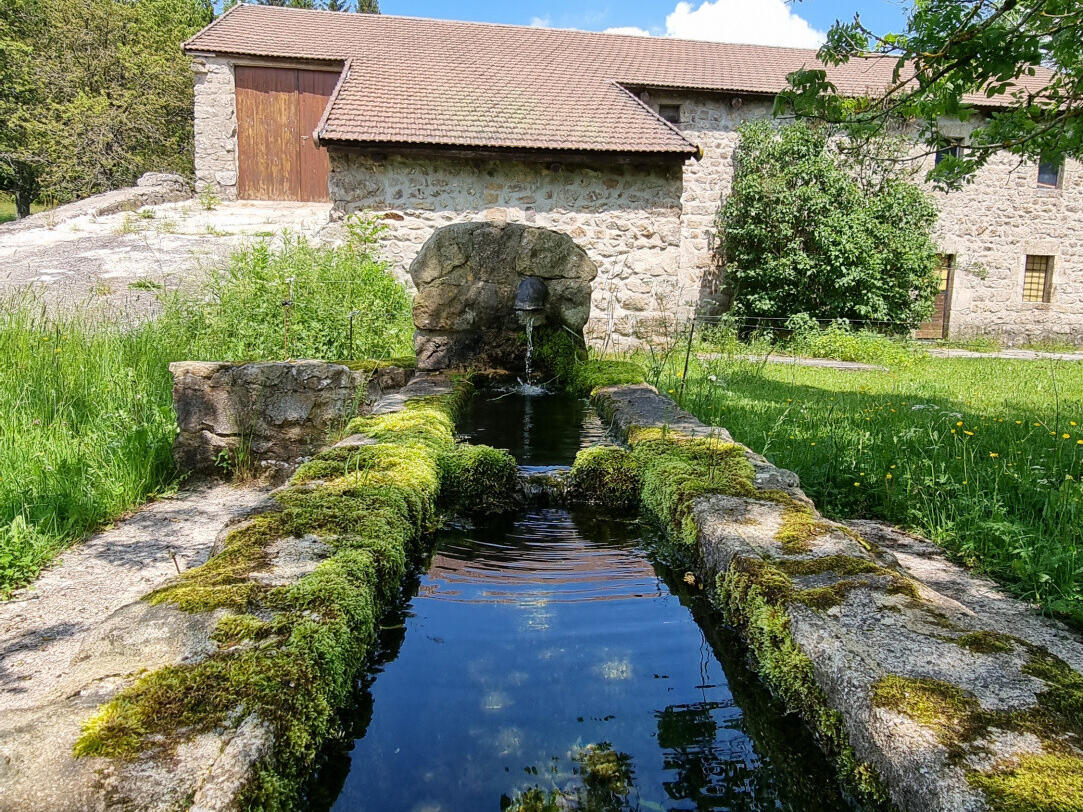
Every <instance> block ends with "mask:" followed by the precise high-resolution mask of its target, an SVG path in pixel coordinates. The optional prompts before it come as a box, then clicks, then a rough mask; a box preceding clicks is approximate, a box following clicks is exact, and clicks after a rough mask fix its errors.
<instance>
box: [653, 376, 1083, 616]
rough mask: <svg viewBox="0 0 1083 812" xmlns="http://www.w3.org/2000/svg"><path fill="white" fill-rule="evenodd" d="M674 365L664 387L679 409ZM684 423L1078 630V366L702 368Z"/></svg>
mask: <svg viewBox="0 0 1083 812" xmlns="http://www.w3.org/2000/svg"><path fill="white" fill-rule="evenodd" d="M681 363H683V358H681V359H680V363H676V362H675V363H670V364H669V365H667V366H666V368H665V371H664V372H663V377H662V378H661V380H660V381H659V386H660V388H662V389H665V390H672V393H673V394H674V396H678V395H679V394H680V371H681ZM684 401H685V405H686V407H687V408H689V409H690V410H691V411H693V412H694V413H696V414H697V415H698V416H699V417H700V418H701V419H703V420H704V421H705V422H708V423H711V424H714V425H720V426H725V427H726V428H727V429H729V430H730V432H731V433H732V434H733V436H734V438H735V439H737V440H739V441H741V442H744V443H745V444H747V445H749V446H750V447H752V448H753V449H755V450H757V451H760V452H762V453H763V454H765V455H766V456H767V457H768V458H769V459H771V460H772V462H774V463H776V464H777V465H780V466H782V467H784V468H789V469H792V470H794V471H796V472H797V473H798V474H799V475H800V476H801V480H802V484H803V487H804V488H805V490H806V491H807V492H808V494H809V495H810V496H811V497H812V498H813V499H815V500H816V502H817V504H818V505H819V506H820V507H821V509H822V510H823V511H824V512H825V513H827V514H828V515H831V516H833V517H838V518H851V517H876V518H883V519H886V520H889V521H891V522H896V523H899V524H903V525H906V526H908V527H911V528H914V529H916V530H918V531H920V532H922V533H925V534H927V535H928V536H930V537H931V538H933V539H934V540H936V541H937V542H939V543H940V544H941V545H943V546H944V547H945V548H946V549H947V550H948V551H950V552H951V553H953V554H954V555H955V556H956V557H957V558H959V559H961V560H963V561H964V562H966V563H967V564H969V565H971V566H975V567H978V568H979V569H982V570H984V571H986V572H988V573H990V574H992V575H994V576H995V577H997V578H998V579H1000V580H1001V581H1002V582H1004V583H1006V584H1008V585H1010V586H1011V588H1012V589H1013V590H1014V591H1016V592H1017V594H1019V595H1021V596H1022V597H1024V598H1026V599H1028V600H1033V601H1035V602H1039V603H1041V604H1042V605H1044V606H1045V607H1047V608H1050V609H1053V610H1057V611H1060V612H1064V613H1070V614H1073V615H1075V617H1076V619H1077V620H1081V621H1083V484H1081V482H1080V477H1081V476H1083V363H1078V362H1076V363H1065V362H1057V363H1047V362H1022V361H1006V360H999V359H934V358H926V357H919V356H915V357H913V358H912V360H910V361H909V362H907V363H905V364H903V365H901V366H900V367H898V368H896V369H894V370H893V371H891V372H851V371H839V370H831V369H817V368H809V367H797V366H789V365H778V364H769V365H766V366H760V365H756V364H752V363H748V362H746V361H741V360H736V359H735V357H732V356H731V357H729V358H723V359H719V360H713V361H697V360H696V359H695V358H693V359H692V362H691V367H690V370H689V374H688V378H687V383H686V386H685V392H684Z"/></svg>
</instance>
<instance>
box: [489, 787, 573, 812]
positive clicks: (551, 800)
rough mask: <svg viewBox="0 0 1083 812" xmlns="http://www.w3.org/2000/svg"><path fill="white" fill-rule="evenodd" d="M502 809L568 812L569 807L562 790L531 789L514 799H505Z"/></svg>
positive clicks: (508, 811) (501, 805) (502, 802)
mask: <svg viewBox="0 0 1083 812" xmlns="http://www.w3.org/2000/svg"><path fill="white" fill-rule="evenodd" d="M500 808H501V810H504V812H566V810H567V809H568V805H567V802H566V800H565V798H564V795H563V793H561V792H560V790H557V789H551V790H548V791H546V790H543V789H542V788H541V787H530V788H529V789H525V790H523V791H522V792H520V793H518V794H516V795H515V797H514V798H503V799H502V800H501V803H500Z"/></svg>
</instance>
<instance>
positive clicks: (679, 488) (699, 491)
mask: <svg viewBox="0 0 1083 812" xmlns="http://www.w3.org/2000/svg"><path fill="white" fill-rule="evenodd" d="M628 445H629V447H630V449H631V460H632V464H633V465H634V466H635V468H636V470H637V471H638V472H639V477H640V483H641V487H640V500H641V504H642V505H643V506H644V507H645V508H646V509H647V510H648V511H649V512H650V513H652V514H653V515H654V516H655V517H656V518H658V519H659V520H660V521H661V522H662V524H663V526H665V527H667V528H668V529H670V530H671V531H672V533H673V535H674V537H675V538H677V539H679V540H680V541H683V542H684V543H686V544H688V545H692V544H694V543H695V541H696V532H697V531H696V528H695V523H694V522H693V520H692V508H693V505H694V503H695V501H696V499H698V498H700V497H702V496H706V495H708V494H715V493H717V494H726V495H729V496H745V497H752V496H754V495H755V494H756V487H755V472H754V470H753V468H752V463H750V462H749V461H748V457H747V455H746V453H745V449H744V447H743V446H741V445H738V444H737V443H731V442H725V441H723V440H719V439H715V438H708V437H688V436H685V435H682V434H678V433H676V432H671V431H667V430H666V429H664V428H662V429H657V428H646V429H633V430H632V431H630V432H629V433H628Z"/></svg>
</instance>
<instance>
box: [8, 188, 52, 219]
mask: <svg viewBox="0 0 1083 812" xmlns="http://www.w3.org/2000/svg"><path fill="white" fill-rule="evenodd" d="M46 208H47V207H46V206H42V205H40V204H38V203H33V204H31V206H30V213H31V214H37V213H38V212H39V211H45V209H46ZM14 219H15V198H13V197H12V196H11V195H5V194H0V223H7V222H10V221H11V220H14Z"/></svg>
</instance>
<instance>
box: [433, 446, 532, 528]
mask: <svg viewBox="0 0 1083 812" xmlns="http://www.w3.org/2000/svg"><path fill="white" fill-rule="evenodd" d="M440 471H441V475H442V476H441V479H442V481H443V488H442V490H441V499H442V500H443V501H444V502H445V504H447V505H449V506H451V507H453V508H455V509H458V510H461V511H464V512H467V513H504V512H507V511H509V510H512V509H513V508H514V507H515V494H516V491H517V489H518V487H519V473H518V466H517V465H516V463H515V458H514V457H513V456H512V455H511V454H509V453H508V452H507V451H504V450H502V449H497V448H492V447H491V446H487V445H467V444H463V445H459V446H457V447H456V448H455V449H454V450H452V451H450V452H448V453H445V454H443V455H442V456H441V458H440Z"/></svg>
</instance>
